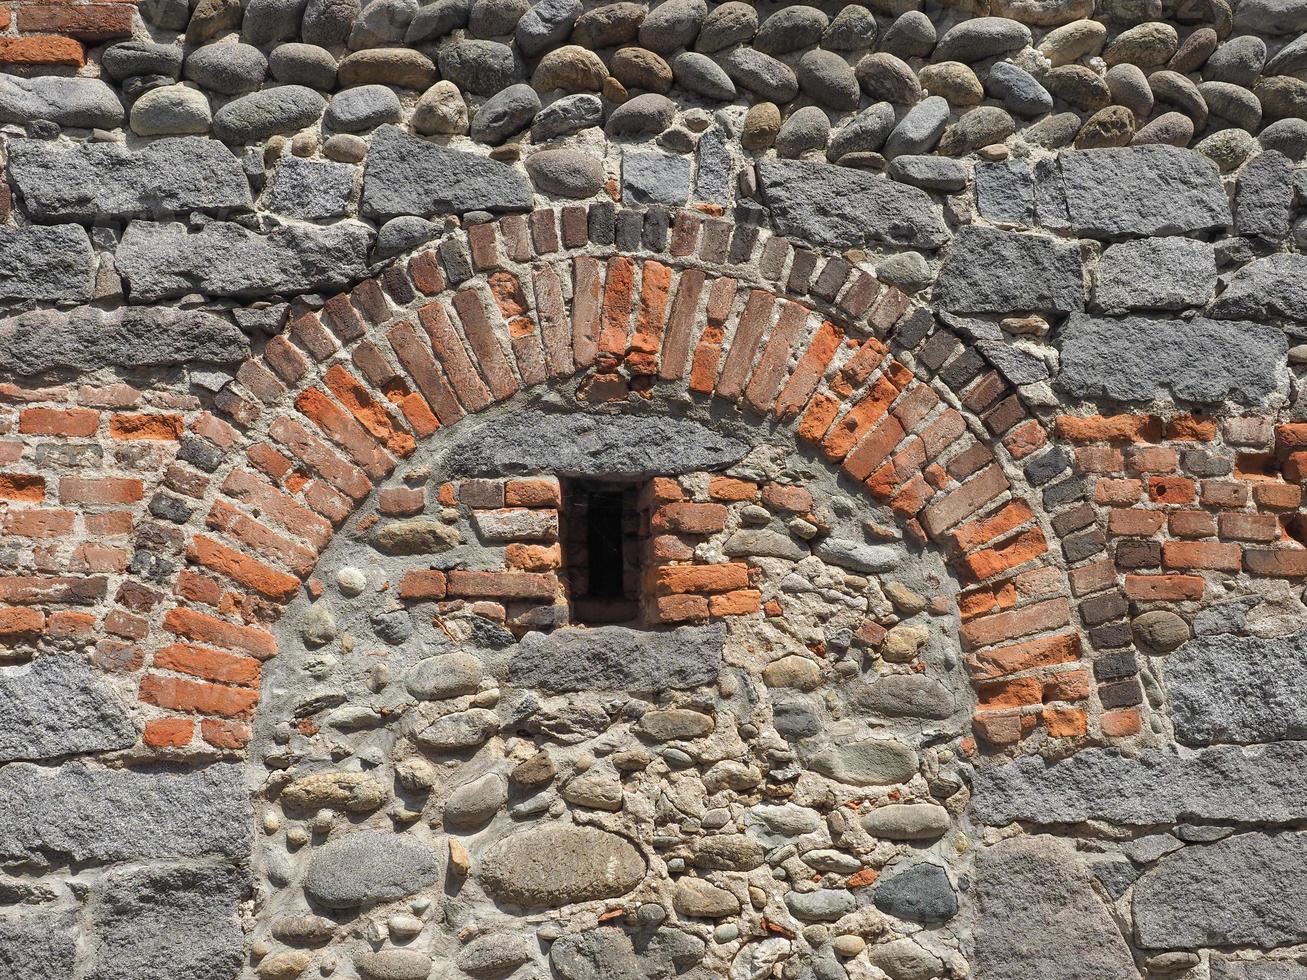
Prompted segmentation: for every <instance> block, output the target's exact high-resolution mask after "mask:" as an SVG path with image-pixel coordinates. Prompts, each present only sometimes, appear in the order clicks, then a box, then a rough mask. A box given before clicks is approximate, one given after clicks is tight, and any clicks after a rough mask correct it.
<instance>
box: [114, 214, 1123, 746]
mask: <svg viewBox="0 0 1307 980" xmlns="http://www.w3.org/2000/svg"><path fill="white" fill-rule="evenodd" d="M573 380H576V381H579V382H580V384H579V387H578V391H579V392H580V397H583V398H587V399H590V400H605V399H610V398H628V397H640V396H641V395H648V394H650V393H651V392H652V391H653V390H654V389H655V388H656V389H658V390H660V391H661V390H664V389H668V390H673V389H674V390H682V391H688V392H689V394H690V395H691V396H692V397H698V398H704V399H707V398H715V399H718V400H720V401H722V402H725V403H729V404H732V405H735V406H737V407H738V410H739V411H741V412H744V413H746V414H751V415H753V416H754V417H758V418H769V419H772V420H775V421H777V422H781V423H785V424H788V425H789V426H791V427H792V429H793V431H794V433H795V435H796V437H797V438H798V439H799V440H801V441H803V442H805V443H807V444H810V445H812V446H814V447H816V448H817V450H818V451H819V452H820V453H821V454H822V455H823V456H824V458H825V459H826V460H827V461H828V462H829V464H830V465H831V466H832V467H838V468H839V469H840V470H841V471H842V472H843V473H844V474H845V475H847V476H848V477H849V478H850V479H852V480H853V481H856V482H857V483H858V485H859V486H860V487H861V488H862V490H863V492H864V493H865V494H866V495H867V497H868V498H869V499H871V500H872V501H874V502H876V503H878V504H882V505H887V506H888V507H889V508H891V509H892V510H893V512H894V513H895V515H896V516H897V518H898V520H899V521H900V523H901V525H902V527H903V528H904V530H905V533H906V535H907V536H908V537H909V538H910V539H912V540H914V541H915V542H917V543H918V544H920V545H927V544H929V545H932V546H935V547H938V548H941V549H942V550H943V552H944V554H945V555H946V557H947V559H948V562H949V564H950V566H951V568H952V569H953V570H954V572H955V574H956V575H957V576H958V578H959V581H960V582H961V583H962V592H961V594H960V595H959V599H958V601H959V612H960V615H961V627H960V640H961V643H962V646H963V649H964V651H965V655H966V661H967V665H968V669H969V672H970V676H971V680H972V683H973V686H974V688H975V692H976V714H975V718H974V725H975V731H976V733H977V734H978V735H980V736H981V737H982V739H983V740H984V741H985V742H986V743H988V744H990V745H998V746H1003V745H1012V744H1015V743H1017V742H1019V741H1021V740H1022V739H1023V738H1025V737H1026V736H1028V735H1030V734H1032V733H1033V732H1035V731H1037V730H1039V731H1043V732H1046V733H1047V734H1048V735H1049V736H1052V737H1062V738H1070V739H1073V740H1084V739H1090V740H1099V739H1103V738H1110V737H1113V736H1118V735H1130V734H1134V732H1135V731H1137V730H1138V718H1137V715H1138V712H1137V710H1136V709H1130V710H1131V711H1134V714H1135V718H1134V723H1133V724H1131V723H1130V722H1129V719H1125V720H1124V721H1123V720H1122V719H1121V717H1120V716H1121V715H1122V712H1121V711H1120V710H1117V711H1116V712H1112V711H1108V712H1106V713H1104V714H1100V713H1098V712H1096V711H1090V710H1088V709H1089V708H1090V707H1091V706H1092V705H1095V704H1096V703H1097V692H1096V690H1095V688H1094V684H1093V682H1092V680H1091V675H1090V670H1089V666H1088V661H1087V657H1088V650H1089V648H1090V646H1091V644H1092V636H1093V634H1092V629H1091V628H1092V627H1094V626H1096V625H1098V624H1101V623H1103V622H1106V621H1107V620H1108V619H1111V618H1112V617H1113V615H1114V614H1115V615H1116V616H1117V617H1120V616H1123V615H1124V612H1125V609H1124V598H1123V597H1122V596H1121V593H1120V592H1119V590H1109V591H1108V592H1106V593H1103V592H1098V593H1096V594H1095V595H1094V596H1093V597H1092V599H1091V600H1085V601H1084V602H1081V603H1080V604H1079V609H1076V608H1075V604H1074V603H1073V600H1072V599H1070V598H1069V597H1070V596H1072V595H1073V594H1075V590H1074V589H1073V588H1072V587H1071V584H1073V583H1069V582H1068V574H1067V572H1066V570H1065V568H1064V563H1063V560H1062V557H1061V552H1060V551H1059V550H1058V549H1057V547H1056V545H1057V544H1058V543H1059V542H1058V540H1057V537H1058V529H1059V525H1057V523H1056V522H1054V521H1051V520H1050V519H1049V516H1048V514H1047V513H1046V512H1045V510H1044V508H1043V507H1042V506H1041V505H1039V504H1038V503H1037V500H1038V497H1037V495H1036V490H1035V486H1036V485H1037V484H1039V483H1042V482H1047V480H1048V479H1050V478H1051V476H1052V475H1055V474H1056V473H1059V472H1061V471H1063V470H1065V469H1066V468H1067V467H1068V465H1069V461H1068V459H1067V458H1066V456H1065V454H1064V453H1063V451H1062V450H1061V449H1060V448H1058V447H1057V446H1054V445H1051V444H1050V433H1049V432H1048V431H1047V427H1046V425H1045V424H1044V423H1043V422H1041V421H1040V420H1039V419H1038V418H1036V417H1035V416H1034V415H1033V414H1032V413H1031V412H1030V411H1029V410H1028V409H1027V407H1026V406H1025V405H1024V404H1023V402H1022V400H1021V398H1020V397H1019V396H1018V394H1017V393H1016V391H1015V390H1014V389H1013V387H1012V386H1011V385H1009V384H1008V382H1007V381H1005V380H1004V378H1003V376H1002V375H1001V374H1000V373H999V372H998V371H997V370H995V369H994V368H992V367H991V366H990V365H989V364H988V363H987V362H986V361H985V359H984V357H983V355H982V354H981V352H980V351H978V350H977V349H976V348H974V347H971V346H968V345H967V344H965V343H963V342H962V340H961V339H959V338H958V337H957V336H956V335H955V334H953V333H952V332H950V331H949V330H948V329H946V328H945V327H943V326H941V325H940V324H938V323H937V322H936V320H935V318H934V317H933V316H932V315H931V314H930V312H929V311H928V310H926V309H924V308H922V307H920V306H914V304H913V303H912V302H911V300H910V298H909V297H908V296H907V295H906V294H904V293H903V292H901V291H899V290H898V289H896V288H894V287H891V286H886V285H883V284H881V283H880V282H878V281H877V280H876V279H875V278H874V277H873V276H872V275H871V274H870V273H868V272H866V271H865V270H863V269H860V268H858V267H857V266H856V265H855V264H854V263H853V262H851V261H849V260H848V259H846V258H845V257H841V256H829V255H822V254H820V253H819V252H817V251H816V250H812V249H808V248H805V247H803V246H802V245H795V244H793V243H791V242H789V241H787V240H786V239H784V238H781V237H773V236H770V235H769V234H768V233H767V232H765V231H764V230H762V229H760V228H759V227H758V226H756V225H752V224H747V223H732V222H729V221H727V220H725V219H723V218H721V217H718V216H714V215H706V214H703V213H700V212H695V211H681V212H678V213H670V212H667V211H665V210H661V209H650V210H647V211H635V210H624V209H617V208H614V207H613V206H611V205H593V206H590V207H589V208H588V209H587V208H586V207H584V206H573V207H564V208H561V209H558V210H552V209H545V210H539V211H536V212H534V213H532V214H530V215H512V216H507V217H503V218H501V219H499V220H498V221H495V222H491V223H486V224H478V225H474V226H472V227H470V228H468V229H467V230H466V231H463V230H457V231H454V232H452V233H450V234H448V235H447V236H445V237H444V238H443V239H441V240H439V241H437V242H435V243H430V244H429V246H428V247H426V248H424V249H423V250H421V251H419V252H417V253H416V254H412V255H410V256H406V257H402V258H400V259H398V260H396V261H394V262H393V263H391V264H390V265H389V266H387V267H386V268H385V269H384V270H383V271H381V272H380V273H379V274H378V275H376V276H375V277H374V278H371V279H367V280H365V281H363V282H360V283H359V284H358V285H356V286H355V287H354V288H353V289H352V290H350V291H348V292H346V293H341V294H339V295H337V296H334V297H332V298H331V299H330V300H328V301H327V302H326V303H325V304H324V305H323V306H322V307H321V308H320V309H308V308H304V307H297V308H296V309H294V310H293V313H292V317H291V320H290V323H289V327H288V329H287V330H286V331H285V332H284V333H283V334H281V335H279V336H276V337H273V338H271V339H269V340H268V341H267V343H266V344H265V345H264V348H263V350H262V351H261V353H260V354H259V355H258V356H255V357H253V358H251V359H250V360H248V361H246V362H245V363H244V364H242V365H241V367H240V369H239V371H238V373H237V375H236V380H235V382H234V383H233V384H232V385H230V386H228V387H227V388H225V389H224V390H223V391H222V392H220V393H219V395H218V396H217V398H216V407H217V409H218V413H216V414H215V413H212V412H205V413H201V414H199V415H198V416H197V417H196V418H195V420H194V422H193V423H192V424H191V425H190V427H189V431H188V432H187V433H186V434H185V436H184V437H183V443H182V445H183V450H182V453H181V457H180V458H181V459H182V460H183V461H190V462H192V463H193V462H194V461H196V460H207V461H208V463H207V464H204V465H202V466H201V468H202V469H206V470H207V471H208V472H209V473H211V474H212V475H213V479H212V480H211V483H212V485H213V486H215V487H216V488H217V489H216V490H215V491H214V492H211V493H209V494H208V496H207V497H206V498H205V503H206V504H207V507H203V506H202V507H200V508H198V509H197V510H196V511H195V515H194V516H193V517H191V518H189V519H188V520H185V521H184V522H183V530H184V553H185V557H186V567H184V568H183V569H181V570H180V572H179V573H178V574H177V576H176V578H175V583H174V592H173V599H172V600H171V603H170V604H169V605H168V606H167V608H164V609H163V610H161V611H160V612H158V613H157V614H156V616H155V618H154V620H153V622H152V625H151V631H152V632H151V635H152V638H153V639H154V643H153V644H152V645H151V647H150V649H152V650H153V655H152V657H151V658H150V659H149V661H148V662H147V663H146V664H144V672H143V673H142V675H141V679H140V688H139V694H140V698H141V701H142V702H143V703H145V704H146V705H149V706H151V709H150V710H151V711H152V712H157V717H154V718H152V719H151V720H150V721H149V722H148V723H147V728H146V733H145V741H146V743H147V745H153V746H156V747H166V746H169V745H174V746H177V745H184V744H188V743H189V741H190V739H191V737H193V736H192V734H191V731H192V728H191V726H192V725H193V723H194V719H195V718H196V716H198V717H199V728H200V735H201V737H202V738H203V740H204V741H205V742H207V743H209V745H211V746H215V747H217V748H218V749H221V750H231V751H238V750H240V749H242V748H243V746H244V744H245V742H246V741H247V740H248V737H249V729H248V724H247V722H248V721H249V719H250V718H251V717H252V714H253V711H254V708H255V705H256V703H257V700H258V681H259V674H260V664H261V662H262V661H264V660H266V659H268V658H269V657H271V656H273V655H274V654H275V652H276V640H275V638H274V635H273V634H272V632H270V630H269V629H268V627H269V625H270V624H271V623H273V622H275V620H276V619H277V617H278V616H279V614H280V612H281V611H282V609H283V608H284V607H285V606H286V605H287V604H288V603H289V602H290V601H291V600H292V599H293V598H295V596H296V595H297V594H298V593H299V591H300V589H301V588H303V587H305V584H306V582H308V584H309V587H310V588H313V587H314V583H313V582H312V581H311V580H310V575H311V573H312V571H313V569H314V566H315V564H316V561H317V558H318V556H319V555H320V554H321V553H322V551H323V550H324V549H325V548H326V546H327V545H328V543H329V542H330V541H331V539H332V537H333V534H334V533H335V531H336V529H337V528H338V527H340V526H341V525H342V523H343V522H344V521H345V520H346V518H348V517H349V515H350V514H351V513H353V512H354V511H355V510H356V509H357V508H359V507H360V506H362V505H363V503H364V501H365V500H367V499H368V498H369V496H370V494H371V493H372V491H373V487H374V486H375V485H376V484H377V483H379V482H380V481H382V480H384V479H385V478H386V477H387V476H388V475H389V474H390V473H391V472H392V471H393V470H394V469H395V467H396V466H397V465H398V463H399V461H401V460H403V459H404V458H406V457H408V456H410V455H411V454H412V453H413V452H414V451H415V450H416V448H417V446H418V445H419V443H420V442H421V441H422V440H426V439H430V438H439V437H440V433H441V432H442V431H443V430H445V429H448V428H451V427H456V426H457V425H458V423H459V422H460V420H462V419H463V418H464V417H466V416H469V415H474V414H476V413H477V412H480V411H483V410H484V409H486V408H488V407H490V406H491V405H494V404H497V403H499V402H502V401H505V400H507V399H510V398H513V397H514V396H516V395H517V394H518V393H519V392H522V391H524V390H526V389H529V388H532V387H535V386H540V385H549V384H555V385H557V384H562V383H564V382H571V381H573ZM1023 469H1024V472H1023ZM151 509H152V510H153V511H156V512H161V511H166V510H167V505H166V504H160V502H159V498H156V500H155V501H153V502H152V504H151ZM1079 526H1080V527H1083V526H1084V525H1079ZM1066 527H1071V529H1072V530H1075V529H1078V528H1077V527H1076V526H1074V525H1067V524H1063V525H1062V526H1061V529H1062V530H1065V529H1066ZM1105 596H1106V598H1104V597H1105ZM1091 602H1092V603H1093V607H1092V608H1087V607H1089V606H1090V603H1091ZM1117 605H1120V606H1121V608H1120V609H1117V608H1116V607H1117ZM1077 613H1078V614H1079V616H1078V618H1079V622H1077V621H1076V619H1077V615H1076V614H1077ZM1087 637H1088V640H1087ZM1127 713H1128V712H1127Z"/></svg>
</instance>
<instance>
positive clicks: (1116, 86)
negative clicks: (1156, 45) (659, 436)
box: [1098, 65, 1154, 119]
mask: <svg viewBox="0 0 1307 980" xmlns="http://www.w3.org/2000/svg"><path fill="white" fill-rule="evenodd" d="M1104 81H1106V83H1107V90H1108V94H1109V97H1110V98H1111V101H1112V102H1114V103H1116V104H1117V105H1123V106H1125V107H1126V108H1127V109H1129V110H1130V111H1131V112H1133V113H1134V114H1135V116H1136V118H1138V119H1147V118H1148V116H1149V115H1150V114H1151V113H1152V111H1153V101H1154V96H1153V87H1152V86H1151V85H1149V84H1148V77H1147V76H1146V75H1145V74H1144V73H1143V70H1142V69H1141V68H1139V66H1138V65H1113V66H1112V67H1111V68H1109V69H1108V70H1107V76H1106V78H1105V79H1104ZM1098 108H1103V107H1102V106H1099V107H1098Z"/></svg>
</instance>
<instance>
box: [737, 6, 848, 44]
mask: <svg viewBox="0 0 1307 980" xmlns="http://www.w3.org/2000/svg"><path fill="white" fill-rule="evenodd" d="M829 24H830V18H829V17H827V16H826V15H825V14H824V13H822V12H821V11H820V10H818V9H817V8H816V7H809V6H807V5H806V4H795V5H794V6H792V7H782V8H781V9H779V10H777V11H776V12H775V13H774V14H772V15H771V16H770V17H768V18H767V19H766V20H764V21H763V22H762V26H760V27H759V28H758V33H757V34H755V35H754V38H753V46H754V47H755V48H756V49H757V50H759V51H762V52H764V53H766V54H770V55H779V54H789V53H790V52H791V51H801V50H802V49H804V48H810V47H812V46H813V45H815V44H817V43H818V42H820V41H821V36H822V34H824V33H825V31H826V28H827V26H829Z"/></svg>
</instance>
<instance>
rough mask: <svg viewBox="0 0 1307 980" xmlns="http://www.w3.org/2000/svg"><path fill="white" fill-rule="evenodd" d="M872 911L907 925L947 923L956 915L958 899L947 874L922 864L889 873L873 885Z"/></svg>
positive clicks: (939, 868)
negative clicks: (905, 921) (874, 906)
mask: <svg viewBox="0 0 1307 980" xmlns="http://www.w3.org/2000/svg"><path fill="white" fill-rule="evenodd" d="M874 898H875V902H876V908H878V909H880V910H881V911H882V912H884V913H886V914H887V915H892V916H894V917H895V918H898V919H906V920H907V921H909V922H925V923H938V922H947V921H948V920H949V919H951V918H953V916H955V915H957V912H958V895H957V892H956V891H955V890H954V888H953V883H952V882H951V881H949V878H948V872H947V871H945V870H944V869H943V868H941V867H940V866H939V865H938V864H932V863H930V862H928V861H923V862H921V863H920V864H914V865H912V866H910V867H907V868H903V869H890V871H889V873H887V874H886V875H884V876H882V877H881V878H880V880H879V881H877V883H876V891H875V893H874Z"/></svg>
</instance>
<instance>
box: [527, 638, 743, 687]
mask: <svg viewBox="0 0 1307 980" xmlns="http://www.w3.org/2000/svg"><path fill="white" fill-rule="evenodd" d="M725 636H726V633H725V630H724V629H723V628H722V627H720V626H716V625H714V626H703V627H698V626H682V627H679V628H677V629H674V630H671V631H668V632H646V631H641V630H630V629H626V628H625V627H622V626H601V627H597V628H595V629H587V630H567V629H564V630H556V631H555V632H553V633H527V634H526V636H524V637H523V638H522V640H521V642H520V643H518V645H517V647H516V648H515V649H514V651H513V659H512V661H511V662H510V664H509V678H510V680H511V683H512V684H513V685H514V686H516V687H531V688H537V689H540V690H544V691H550V692H555V693H562V692H566V691H590V690H600V691H632V692H654V691H663V690H685V689H688V688H692V687H698V686H699V685H700V684H711V683H713V682H714V681H716V679H717V675H718V672H719V671H720V670H721V660H722V644H723V643H724V642H725Z"/></svg>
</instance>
